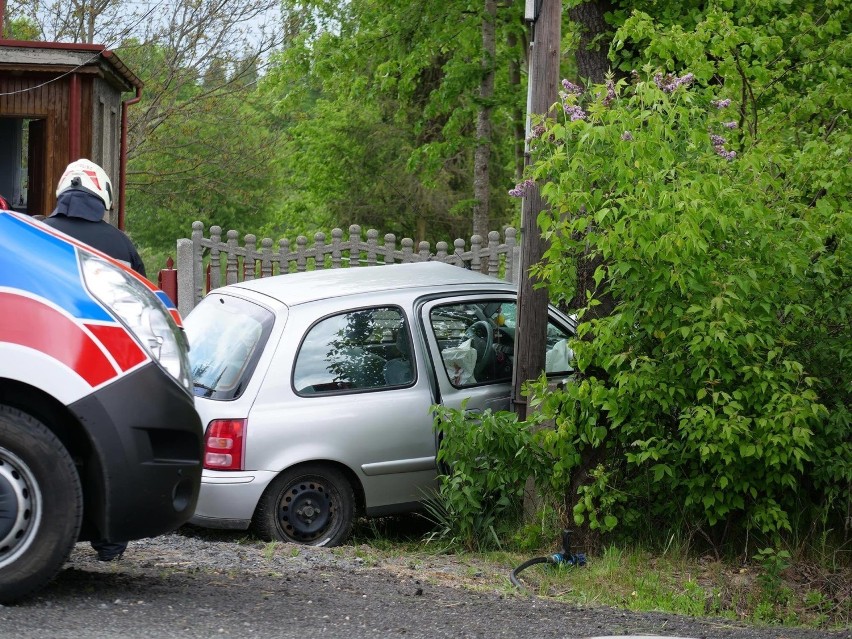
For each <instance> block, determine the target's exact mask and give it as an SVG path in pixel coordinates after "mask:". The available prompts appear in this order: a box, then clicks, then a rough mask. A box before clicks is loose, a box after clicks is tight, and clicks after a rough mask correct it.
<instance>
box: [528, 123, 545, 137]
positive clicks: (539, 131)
mask: <svg viewBox="0 0 852 639" xmlns="http://www.w3.org/2000/svg"><path fill="white" fill-rule="evenodd" d="M545 130H546V129H545V128H544V125H543V124H536V125H535V126H534V127H533V128H532V129H531V130H530V137H529V138H527V139H528V140H536V139H538V138H540V137H541V136H542V135H544V132H545Z"/></svg>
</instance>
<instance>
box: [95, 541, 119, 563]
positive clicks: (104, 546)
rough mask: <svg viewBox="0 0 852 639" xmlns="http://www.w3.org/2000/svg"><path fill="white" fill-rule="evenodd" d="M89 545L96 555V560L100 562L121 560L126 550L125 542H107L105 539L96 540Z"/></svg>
mask: <svg viewBox="0 0 852 639" xmlns="http://www.w3.org/2000/svg"><path fill="white" fill-rule="evenodd" d="M91 543H92V548H94V549H95V551H97V553H98V559H100V560H101V561H112V560H113V559H121V556H122V555H123V554H124V551H125V550H126V549H127V542H126V541H107V540H106V539H97V540H95V541H93V542H91Z"/></svg>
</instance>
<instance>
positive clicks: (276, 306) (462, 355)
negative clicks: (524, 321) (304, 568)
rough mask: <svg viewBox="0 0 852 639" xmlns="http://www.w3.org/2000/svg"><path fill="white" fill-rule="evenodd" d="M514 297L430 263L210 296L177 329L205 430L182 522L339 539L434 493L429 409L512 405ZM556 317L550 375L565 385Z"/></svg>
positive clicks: (279, 279)
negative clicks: (190, 510)
mask: <svg viewBox="0 0 852 639" xmlns="http://www.w3.org/2000/svg"><path fill="white" fill-rule="evenodd" d="M516 304H517V293H516V289H515V287H514V286H513V285H512V284H509V283H507V282H503V281H501V280H497V279H494V278H492V277H488V276H485V275H481V274H479V273H475V272H471V271H469V270H466V269H463V268H459V267H457V266H451V265H448V264H442V263H437V262H425V263H416V264H396V265H387V266H376V267H363V268H349V269H334V270H321V271H312V272H308V273H294V274H287V275H279V276H275V277H271V278H264V279H259V280H253V281H249V282H243V283H239V284H232V285H230V286H226V287H223V288H219V289H216V290H215V291H213V292H211V293H210V294H208V295H207V296H206V297H205V298H204V300H203V301H202V302H201V303H200V304H199V305H198V306H197V307H196V308H195V309H194V310H193V311H192V312H191V313H190V314H189V315H188V316H187V317H186V319H185V321H184V324H185V328H186V332H187V336H188V338H189V342H190V346H191V350H190V359H191V364H192V372H193V376H194V380H195V394H196V407H197V409H198V412H199V413H200V415H201V417H202V421H203V423H204V424H205V425H206V434H205V459H204V472H203V476H202V485H201V494H200V497H199V500H198V505H197V507H196V511H195V515H194V516H193V518H192V520H191V522H192V523H194V524H196V525H199V526H203V527H209V528H231V529H248V528H249V527H252V528H253V529H254V531H255V532H256V533H257V534H258V535H259V536H260V537H261V538H264V539H267V540H282V541H290V542H297V543H304V544H312V545H317V546H332V545H337V544H340V543H341V542H343V541H344V540H345V539H346V538H347V536H348V535H349V532H350V530H351V527H352V523H353V519H354V518H355V517H356V516H358V515H366V516H382V515H387V514H392V513H399V512H405V511H411V510H416V509H418V508H419V507H420V506H421V505H422V503H423V501H424V500H425V499H427V498H429V497H430V496H432V495H433V494H434V490H435V488H436V487H437V474H438V471H437V466H436V461H435V455H436V450H437V444H438V437H437V435H436V433H435V431H434V428H433V415H432V412H431V410H430V409H431V407H432V406H433V405H434V404H438V403H440V404H443V405H446V406H450V407H455V408H458V407H461V406H462V402H463V401H464V400H468V402H467V404H466V407H467V409H468V410H474V411H476V410H485V409H489V408H490V409H494V410H499V409H505V408H508V402H509V397H510V393H511V387H512V355H513V351H514V344H513V338H514V332H515V318H516ZM572 329H573V323H572V321H571V319H570V318H568V317H567V316H565V315H563V314H562V313H560V312H559V311H558V310H556V309H555V308H551V309H550V317H549V323H548V329H547V372H548V374H550V375H554V376H557V375H559V376H564V375H566V374H568V373H569V372H570V368H569V362H570V359H571V353H570V351H569V350H568V346H567V339H568V337H569V336H570V335H571V334H572Z"/></svg>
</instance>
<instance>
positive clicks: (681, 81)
mask: <svg viewBox="0 0 852 639" xmlns="http://www.w3.org/2000/svg"><path fill="white" fill-rule="evenodd" d="M644 72H645V74H646V75H647V76H651V77H650V78H649V79H646V80H641V79H640V78H639V74H638V73H635V72H634V74H633V76H632V78H631V81H630V82H629V83H628V82H627V81H625V80H620V81H618V82H614V81H609V82H607V83H606V85H604V86H597V87H593V88H591V89H589V90H588V91H583V90H582V89H580V88H579V87H575V86H574V85H572V84H571V83H565V86H564V88H565V91H563V93H562V94H561V99H562V107H563V109H562V110H563V113H564V116H565V117H564V118H563V119H562V121H549V122H545V123H543V126H541V127H540V128H539V129H538V130H537V133H538V136H537V138H536V139H535V140H534V141H533V143H534V145H535V149H536V157H537V160H536V162H535V164H534V168H533V173H532V177H533V178H534V179H535V180H536V181H537V182H538V183H540V184H541V185H542V186H541V189H542V194H543V196H544V197H545V198H546V199H547V200H548V201H549V202H550V203H551V210H550V211H549V212H543V213H542V214H541V215H540V217H539V225H540V227H541V228H542V230H543V232H544V233H545V235H546V237H547V239H548V241H549V243H550V248H549V250H548V251H547V253H546V256H545V261H544V263H543V264H542V265H540V268H539V269H538V273H539V275H540V276H541V277H543V279H544V280H545V281H546V282H547V284H548V286H549V290H550V292H551V295H552V296H553V295H555V296H556V297H558V298H560V299H571V298H572V296H573V294H574V291H575V279H574V276H575V273H576V263H577V262H576V260H577V258H578V256H580V255H582V254H583V252H584V251H586V252H589V251H590V252H591V254H592V255H596V256H598V257H600V258H602V265H601V266H599V267H598V268H597V270H596V271H595V273H594V281H595V284H596V285H597V286H598V287H599V288H598V290H599V291H602V292H604V293H605V294H607V295H611V296H612V297H613V298H614V299H615V300H616V305H615V310H614V312H613V313H612V314H610V315H608V316H605V317H601V318H597V319H591V320H587V319H585V315H586V313H587V311H588V309H589V308H591V307H593V306H594V305H596V304H597V303H598V298H597V296H590V297H589V299H588V300H587V304H586V306H585V307H584V308H581V309H578V316H579V317H580V320H581V322H580V324H579V328H578V335H579V339H577V340H575V341H574V343H573V344H572V347H573V349H574V353H575V356H576V365H577V369H578V371H579V375H578V379H577V380H576V383H574V384H569V385H567V386H566V387H565V388H564V389H563V390H561V391H557V392H556V393H553V392H550V393H539V394H540V395H541V397H542V399H541V400H539V401H540V409H541V411H542V414H543V415H544V416H546V417H549V418H553V419H555V421H556V428H555V429H554V430H553V431H551V432H550V433H548V434H547V435H546V436H545V437H544V440H543V441H544V443H545V445H546V450H547V451H548V453H549V454H550V455H551V456H552V457H553V458H554V459H556V460H558V461H557V462H556V463H555V465H554V471H555V473H554V480H555V481H557V482H560V483H561V485H562V487H563V488H565V487H566V486H567V485H568V478H569V477H570V474H571V472H573V471H574V469H575V468H576V467H577V465H578V464H579V460H580V458H581V457H582V456H583V455H588V454H589V451H590V450H596V451H598V454H599V457H600V458H601V460H602V463H600V464H598V465H597V467H596V468H595V469H593V472H592V473H591V474H590V477H591V481H589V482H586V483H585V485H584V486H583V487H582V488H581V491H580V495H579V496H577V497H576V500H575V505H574V518H575V521H576V522H577V523H583V522H588V523H590V524H591V527H592V528H599V529H601V530H604V531H606V530H611V529H613V528H615V527H616V526H617V525H618V523H619V522H622V523H623V522H630V521H633V520H636V519H637V518H639V517H643V516H644V515H645V514H651V515H652V516H653V517H656V518H657V519H658V520H667V521H669V522H672V521H676V522H679V521H684V522H688V523H689V525H690V526H693V527H697V528H700V529H703V530H712V529H714V528H715V529H716V532H718V533H719V534H720V535H721V534H722V533H723V532H724V531H725V526H726V525H727V526H729V527H731V529H732V530H736V529H740V530H753V531H759V532H760V533H763V534H765V535H769V536H774V537H777V536H778V535H779V534H780V533H782V532H783V531H789V530H791V515H792V514H793V512H794V510H795V509H797V508H800V507H801V505H802V504H803V503H805V504H806V505H807V506H810V507H812V508H813V509H815V510H819V511H820V512H822V513H823V514H824V515H826V514H827V513H828V512H829V511H830V510H831V509H832V508H834V509H835V514H840V510H838V507H843V508H845V503H843V498H841V497H840V495H842V494H844V490H848V487H849V485H850V480H851V479H852V474H850V465H849V460H850V448H849V446H850V443H849V439H848V432H849V411H848V402H849V397H848V394H847V395H845V398H844V396H843V392H842V391H841V392H840V393H838V389H837V388H836V386H835V384H839V386H840V387H841V388H843V387H845V388H846V389H848V386H849V379H850V377H849V373H850V366H849V360H848V355H847V352H848V344H849V343H850V332H849V324H848V316H849V311H850V308H852V307H850V303H849V302H850V298H849V292H848V289H849V276H850V272H849V269H850V264H852V261H850V259H849V258H850V246H849V238H850V233H849V231H850V230H852V224H850V220H849V216H848V215H843V214H842V207H843V204H842V198H841V197H838V193H839V192H846V193H848V187H849V179H848V177H849V176H848V170H847V171H846V174H845V178H844V179H845V181H844V182H843V183H840V182H836V183H831V182H830V181H829V182H817V184H810V185H809V186H808V187H807V189H805V187H804V182H801V183H794V182H793V181H791V179H790V176H789V171H790V170H791V167H794V166H795V167H796V168H795V169H794V170H795V171H796V172H800V171H802V167H801V166H798V163H800V162H802V161H803V157H802V156H803V154H804V153H805V150H804V149H802V148H799V147H797V146H795V145H793V146H790V145H789V144H786V143H785V141H783V140H782V141H778V140H774V139H771V138H770V139H769V140H767V141H763V142H762V143H758V141H757V140H755V139H754V138H753V137H751V136H750V135H748V134H747V133H746V132H743V131H742V129H741V128H740V124H739V123H738V120H736V119H732V118H733V117H735V116H736V113H731V107H730V105H731V100H730V99H729V98H726V97H724V94H719V89H718V87H715V86H703V84H702V83H701V82H700V81H699V79H698V78H696V77H695V76H694V75H692V74H684V75H683V76H680V77H678V76H674V75H663V74H662V73H659V72H657V73H654V70H653V69H652V68H651V67H650V66H648V67H646V68H645V69H644ZM740 121H741V120H740ZM838 141H839V142H841V143H842V144H843V145H844V146H843V152H842V153H841V155H843V156H844V157H847V158H848V157H849V151H850V146H852V145H850V137H849V136H848V135H844V136H840V137H838V138H837V139H836V140H835V143H837V142H838ZM809 144H810V143H809ZM813 145H819V144H818V143H817V142H813ZM806 146H808V145H806ZM819 146H820V148H821V149H822V151H823V153H825V154H827V155H831V154H833V153H834V152H835V151H834V150H832V149H831V148H830V147H829V146H828V145H825V144H822V145H819ZM578 149H579V150H580V152H577V150H578ZM735 149H739V150H735ZM811 150H813V149H811ZM816 157H822V158H823V161H824V162H825V164H823V165H822V166H817V165H814V167H813V168H814V171H815V174H814V175H813V176H812V177H818V175H817V174H818V171H820V170H822V169H824V168H826V166H828V164H829V163H830V162H831V161H832V159H831V157H825V156H823V155H819V156H817V155H815V156H814V157H812V158H810V160H811V161H816ZM832 157H833V156H832ZM842 174H843V171H839V172H834V173H832V175H833V176H834V177H835V178H837V177H838V176H840V175H842ZM818 184H824V186H822V190H821V191H820V188H819V186H818ZM813 192H818V193H816V194H813V195H812V193H813ZM831 291H835V292H836V294H835V295H831ZM838 305H839V306H838ZM832 348H837V349H838V350H834V351H833V353H834V354H835V357H830V356H829V354H828V350H830V349H832ZM837 355H839V358H838V357H837ZM838 359H839V360H840V361H838ZM830 361H831V363H829V362H830ZM829 406H830V407H831V408H832V411H831V412H830V411H829V410H828V407H829ZM843 432H846V433H847V437H845V438H844V436H843V435H842V433H843ZM601 453H603V454H601ZM569 497H572V498H573V496H570V495H569ZM846 498H847V499H848V495H847V497H846ZM732 524H733V526H731V525H732Z"/></svg>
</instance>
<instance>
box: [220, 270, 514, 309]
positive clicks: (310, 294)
mask: <svg viewBox="0 0 852 639" xmlns="http://www.w3.org/2000/svg"><path fill="white" fill-rule="evenodd" d="M436 287H437V288H438V289H440V291H441V292H444V291H447V290H448V289H458V290H470V289H482V290H483V291H486V290H491V291H493V290H500V291H506V292H511V291H514V290H515V286H514V285H513V284H511V283H509V282H505V281H503V280H499V279H497V278H495V277H490V276H488V275H483V274H481V273H477V272H475V271H470V270H468V269H466V268H461V267H458V266H453V265H452V264H446V263H443V262H413V263H408V264H386V265H377V266H371V267H355V268H351V267H350V268H337V269H323V270H319V271H307V272H304V273H287V274H284V275H274V276H272V277H264V278H261V279H256V280H250V281H247V282H240V283H237V284H231V285H230V286H228V287H226V288H227V289H231V290H233V289H246V290H250V291H255V292H257V293H260V294H262V295H266V296H268V297H271V298H273V299H276V300H278V301H280V302H283V303H284V304H286V305H288V306H294V305H296V304H304V303H306V302H312V301H315V300H321V299H327V298H330V297H342V296H346V295H360V294H365V293H380V292H383V291H390V290H400V289H418V288H423V289H426V288H436ZM219 292H222V290H221V289H220V291H219Z"/></svg>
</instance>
